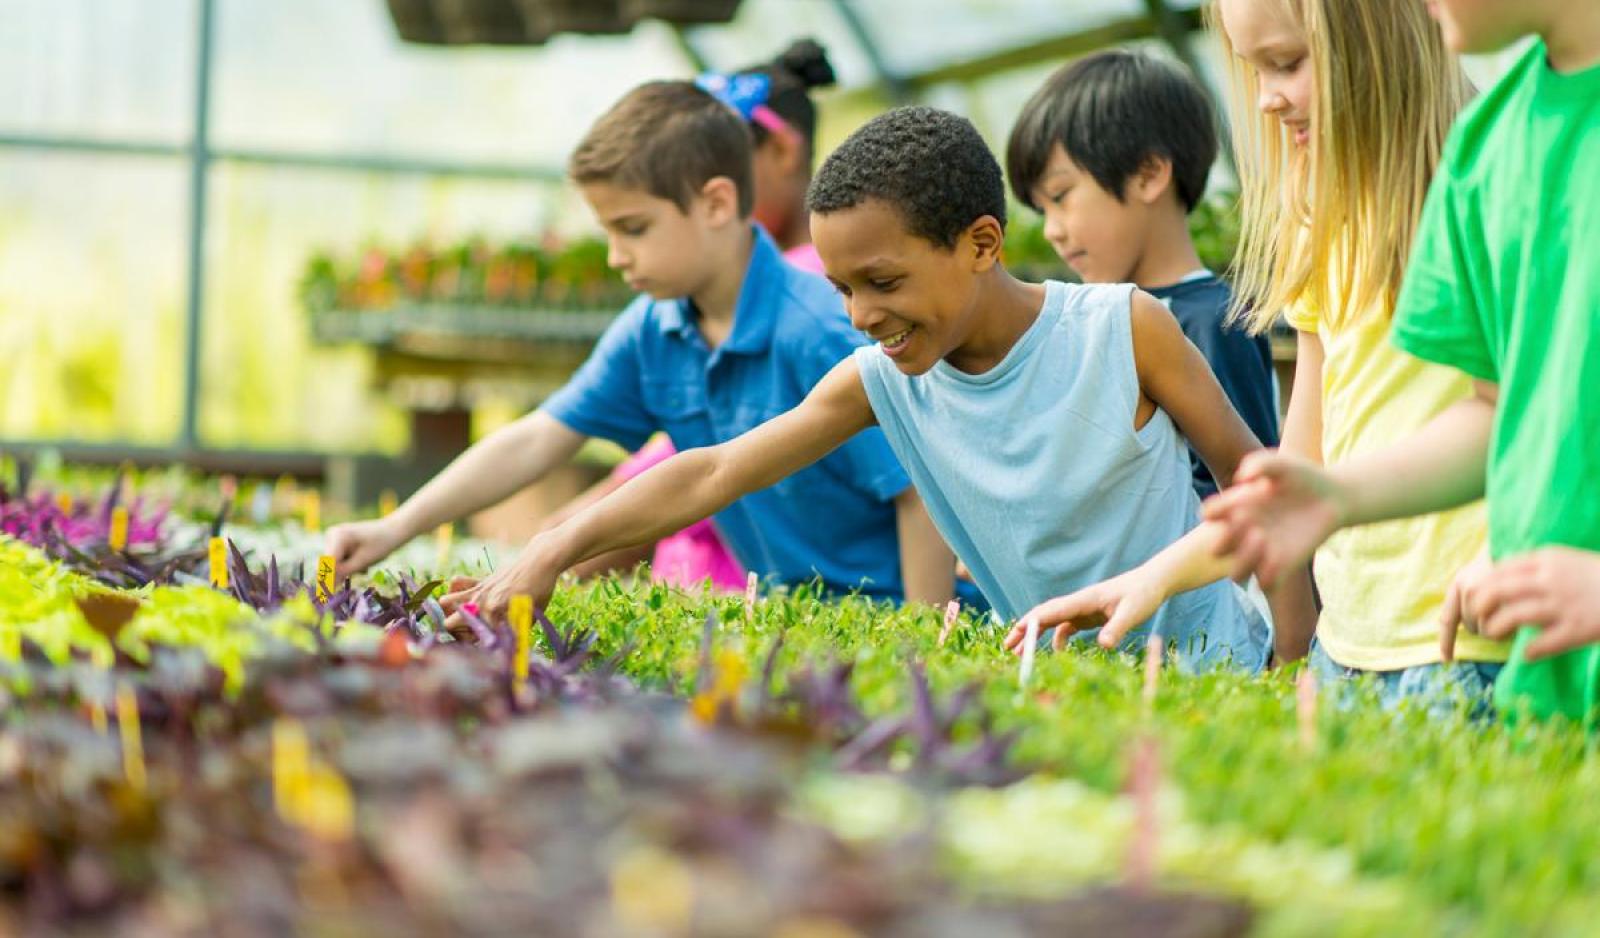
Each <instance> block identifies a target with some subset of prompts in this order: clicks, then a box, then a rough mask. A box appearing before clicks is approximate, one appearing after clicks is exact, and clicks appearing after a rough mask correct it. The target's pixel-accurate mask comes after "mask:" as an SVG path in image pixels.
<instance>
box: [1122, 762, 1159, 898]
mask: <svg viewBox="0 0 1600 938" xmlns="http://www.w3.org/2000/svg"><path fill="white" fill-rule="evenodd" d="M1133 746H1134V748H1133V773H1132V777H1131V778H1130V779H1129V788H1130V789H1131V791H1130V794H1131V795H1132V797H1133V838H1132V840H1131V841H1130V842H1129V844H1128V868H1127V876H1128V885H1129V886H1130V887H1131V888H1132V889H1133V890H1134V891H1135V892H1150V891H1151V889H1152V887H1153V885H1154V883H1155V878H1156V864H1157V854H1158V852H1159V850H1160V846H1161V816H1160V805H1159V803H1158V802H1159V796H1160V793H1161V748H1160V745H1159V744H1158V743H1157V742H1156V738H1155V737H1154V736H1149V735H1144V736H1140V737H1139V738H1138V739H1137V740H1135V741H1134V744H1133Z"/></svg>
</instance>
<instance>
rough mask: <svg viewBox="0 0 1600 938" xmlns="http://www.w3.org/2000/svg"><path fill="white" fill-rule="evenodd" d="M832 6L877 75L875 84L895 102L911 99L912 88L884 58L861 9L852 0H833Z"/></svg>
mask: <svg viewBox="0 0 1600 938" xmlns="http://www.w3.org/2000/svg"><path fill="white" fill-rule="evenodd" d="M833 7H834V9H835V10H838V11H839V18H840V19H841V20H843V21H844V25H845V28H846V29H847V30H849V31H850V36H851V38H853V39H854V40H855V41H856V45H858V46H860V47H861V51H862V53H863V54H865V55H866V57H867V62H868V63H869V64H870V65H871V66H872V71H873V73H874V74H876V75H877V81H876V83H875V84H876V85H877V87H879V88H882V89H883V90H885V91H887V92H888V93H889V98H890V99H891V100H893V101H895V102H896V103H904V102H906V101H910V100H911V94H912V89H911V86H910V85H909V84H907V83H906V80H905V77H904V76H902V75H901V74H900V73H899V72H898V71H896V70H895V68H894V67H893V66H891V65H890V64H889V60H888V59H886V58H884V55H883V49H882V48H881V47H879V45H878V40H877V39H876V38H875V37H874V36H873V35H872V30H870V29H868V28H867V22H866V20H864V19H862V18H861V11H859V10H857V9H856V6H855V4H854V3H853V2H852V0H833Z"/></svg>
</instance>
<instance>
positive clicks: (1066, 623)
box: [1005, 567, 1168, 655]
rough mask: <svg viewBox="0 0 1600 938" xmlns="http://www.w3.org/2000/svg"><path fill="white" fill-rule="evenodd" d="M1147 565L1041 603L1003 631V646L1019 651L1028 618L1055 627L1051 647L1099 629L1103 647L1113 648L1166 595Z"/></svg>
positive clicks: (1041, 626)
mask: <svg viewBox="0 0 1600 938" xmlns="http://www.w3.org/2000/svg"><path fill="white" fill-rule="evenodd" d="M1160 580H1161V578H1160V577H1159V576H1156V575H1154V574H1153V573H1152V572H1151V571H1150V569H1149V568H1148V567H1139V568H1137V569H1134V570H1130V571H1128V572H1127V573H1124V574H1122V575H1120V576H1115V577H1112V578H1111V579H1109V580H1105V581H1103V582H1100V583H1096V584H1095V585H1093V586H1090V587H1087V588H1085V589H1081V590H1078V591H1077V592H1076V593H1071V594H1069V595H1066V596H1058V597H1056V598H1055V599H1051V600H1048V601H1046V602H1043V603H1040V604H1039V605H1037V606H1035V607H1033V608H1032V609H1030V610H1029V611H1028V613H1027V614H1026V615H1024V616H1023V617H1022V621H1021V622H1019V623H1017V624H1016V625H1015V626H1013V627H1012V629H1011V632H1010V634H1008V635H1006V638H1005V648H1006V650H1007V651H1010V652H1011V653H1012V654H1014V655H1020V654H1022V643H1023V641H1024V639H1025V636H1026V634H1027V629H1026V623H1027V621H1028V619H1030V618H1036V619H1038V620H1039V628H1040V629H1050V628H1054V629H1055V633H1054V636H1053V637H1052V639H1051V642H1050V644H1051V647H1053V648H1054V649H1056V650H1057V651H1060V650H1061V649H1062V648H1063V647H1065V646H1066V644H1067V641H1068V640H1069V639H1070V638H1072V636H1074V635H1076V634H1077V633H1079V632H1087V631H1089V630H1091V629H1099V630H1100V635H1099V642H1100V647H1102V648H1115V647H1117V645H1118V644H1120V643H1121V641H1122V639H1123V638H1125V637H1126V636H1127V634H1128V632H1130V631H1132V630H1133V629H1135V628H1137V627H1138V626H1139V625H1140V624H1141V623H1143V622H1146V621H1148V620H1149V618H1150V617H1151V616H1153V615H1155V614H1156V610H1157V609H1159V608H1161V604H1162V603H1164V602H1166V601H1167V599H1168V595H1167V592H1166V590H1165V589H1164V587H1163V584H1162V583H1161V582H1160Z"/></svg>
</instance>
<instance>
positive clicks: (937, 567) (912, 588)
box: [894, 489, 956, 606]
mask: <svg viewBox="0 0 1600 938" xmlns="http://www.w3.org/2000/svg"><path fill="white" fill-rule="evenodd" d="M894 508H895V525H896V527H897V529H898V531H897V533H898V534H899V536H900V578H901V580H902V582H903V585H904V588H905V597H906V602H908V603H928V604H930V605H934V606H942V605H944V604H945V603H947V602H949V601H950V598H951V597H952V596H954V595H955V586H956V558H955V554H954V553H952V552H951V550H950V548H949V546H948V545H946V544H945V542H944V536H943V535H941V534H940V533H939V529H938V528H936V527H934V526H933V519H932V518H930V517H928V509H927V507H926V506H924V505H923V504H922V498H921V496H919V495H917V490H916V489H906V490H905V491H904V492H902V493H900V494H899V495H898V496H896V497H895V500H894Z"/></svg>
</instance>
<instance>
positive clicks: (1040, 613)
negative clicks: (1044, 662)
mask: <svg viewBox="0 0 1600 938" xmlns="http://www.w3.org/2000/svg"><path fill="white" fill-rule="evenodd" d="M1103 605H1104V602H1103V600H1102V599H1101V598H1100V594H1099V590H1098V589H1097V588H1096V587H1090V588H1089V589H1084V590H1079V591H1078V592H1076V593H1068V594H1067V595H1065V596H1057V597H1056V598H1055V599H1047V600H1045V601H1044V602H1042V603H1040V604H1039V605H1037V606H1034V607H1033V608H1032V609H1030V610H1028V612H1027V614H1026V615H1024V616H1023V617H1022V621H1024V622H1026V621H1028V620H1029V619H1030V618H1032V619H1038V620H1039V628H1041V629H1047V628H1050V627H1051V626H1053V625H1062V624H1068V623H1075V622H1076V621H1077V620H1079V619H1082V618H1086V617H1094V616H1099V617H1100V618H1101V621H1104V618H1105V614H1104V612H1103V609H1102V607H1103ZM1095 625H1099V622H1096V623H1095ZM1021 627H1022V626H1020V625H1019V626H1017V628H1021ZM1079 627H1080V628H1094V626H1093V625H1091V626H1079Z"/></svg>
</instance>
